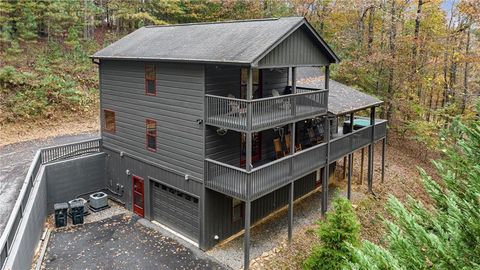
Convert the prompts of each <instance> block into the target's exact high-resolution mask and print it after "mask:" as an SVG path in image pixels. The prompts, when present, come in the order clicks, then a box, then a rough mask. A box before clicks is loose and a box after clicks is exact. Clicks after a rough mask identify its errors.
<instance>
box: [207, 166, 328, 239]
mask: <svg viewBox="0 0 480 270" xmlns="http://www.w3.org/2000/svg"><path fill="white" fill-rule="evenodd" d="M315 178H316V173H315V172H313V173H311V174H309V175H307V176H305V177H302V178H300V179H299V180H297V181H295V182H294V196H295V199H297V198H300V197H301V196H303V195H305V194H307V193H308V192H310V191H312V190H314V189H315V181H316V179H315ZM287 203H288V186H284V187H282V188H280V189H277V190H275V191H274V192H271V193H268V194H267V195H265V196H263V197H261V198H258V199H256V200H255V201H253V202H252V216H251V218H252V219H251V220H252V223H255V222H257V221H259V220H261V219H262V218H264V217H266V216H268V215H269V214H271V213H272V212H274V211H275V210H277V209H279V208H281V207H283V206H285V205H286V204H287ZM205 204H206V209H207V210H206V212H205V224H206V235H205V240H206V241H205V242H206V247H207V248H210V247H213V246H214V245H216V244H217V243H219V242H220V241H222V240H224V239H226V238H228V237H230V236H231V235H233V234H235V233H237V232H239V231H241V230H242V229H243V224H244V223H243V222H244V220H243V219H242V220H239V221H238V222H235V223H232V198H231V197H229V196H226V195H223V194H221V193H218V192H215V191H213V190H210V189H206V196H205ZM319 207H320V206H319ZM215 235H217V236H218V237H219V240H218V241H217V240H215V239H214V237H215Z"/></svg>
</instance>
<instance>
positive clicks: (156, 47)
mask: <svg viewBox="0 0 480 270" xmlns="http://www.w3.org/2000/svg"><path fill="white" fill-rule="evenodd" d="M302 25H306V26H307V27H308V28H309V29H310V30H311V31H313V32H314V36H315V37H317V41H318V42H319V46H322V47H323V48H324V49H325V51H326V52H327V53H328V56H329V58H330V59H331V61H332V63H333V62H338V61H339V59H338V57H337V56H336V55H335V53H334V52H333V51H332V50H331V49H330V48H329V47H328V45H327V44H326V43H325V41H323V40H322V38H321V37H320V36H318V34H317V33H316V32H315V30H313V28H312V27H311V26H310V24H309V23H308V22H307V21H306V20H305V19H304V18H303V17H285V18H278V19H260V20H245V21H229V22H216V23H191V24H177V25H164V26H147V27H142V28H140V29H138V30H136V31H134V32H132V33H130V34H129V35H127V36H125V37H123V38H122V39H120V40H118V41H117V42H114V43H113V44H111V45H110V46H108V47H106V48H104V49H102V50H100V51H98V52H96V53H95V54H94V55H92V58H98V59H125V60H127V59H129V60H163V61H188V62H203V63H225V64H227V63H230V64H242V65H247V64H248V65H250V64H252V63H255V62H256V61H258V60H260V59H259V58H260V57H263V56H264V54H265V53H267V52H269V51H270V50H272V49H273V48H275V46H276V45H277V43H278V42H280V41H282V40H283V38H284V37H286V36H288V35H289V34H290V33H292V32H293V31H294V30H296V29H297V28H299V27H300V26H302Z"/></svg>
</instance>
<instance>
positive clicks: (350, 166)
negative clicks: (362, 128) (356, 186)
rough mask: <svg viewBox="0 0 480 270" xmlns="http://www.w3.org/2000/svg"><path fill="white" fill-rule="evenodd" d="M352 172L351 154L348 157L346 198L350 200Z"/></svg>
mask: <svg viewBox="0 0 480 270" xmlns="http://www.w3.org/2000/svg"><path fill="white" fill-rule="evenodd" d="M352 171H353V153H351V154H350V155H348V188H347V198H348V199H349V200H351V199H352Z"/></svg>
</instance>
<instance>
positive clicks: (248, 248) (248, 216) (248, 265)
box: [243, 200, 252, 270]
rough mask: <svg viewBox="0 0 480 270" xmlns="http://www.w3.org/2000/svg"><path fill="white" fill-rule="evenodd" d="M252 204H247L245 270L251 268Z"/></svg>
mask: <svg viewBox="0 0 480 270" xmlns="http://www.w3.org/2000/svg"><path fill="white" fill-rule="evenodd" d="M251 207H252V203H251V202H250V201H249V200H248V201H246V202H245V234H244V235H243V269H245V270H248V268H249V267H250V215H251Z"/></svg>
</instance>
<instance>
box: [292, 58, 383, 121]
mask: <svg viewBox="0 0 480 270" xmlns="http://www.w3.org/2000/svg"><path fill="white" fill-rule="evenodd" d="M324 83H325V77H324V76H323V74H321V73H320V69H318V68H311V67H298V68H297V86H303V87H314V88H324V86H325V84H324ZM329 86H330V89H329V95H328V111H329V112H331V113H333V114H336V115H341V114H347V113H350V112H354V111H358V110H362V109H366V108H368V107H372V106H378V105H380V104H382V103H383V101H381V100H380V99H378V98H376V97H372V96H370V95H367V94H365V93H363V92H360V91H358V90H356V89H354V88H352V87H350V86H347V85H345V84H342V83H339V82H337V81H334V80H332V79H330V85H329Z"/></svg>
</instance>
